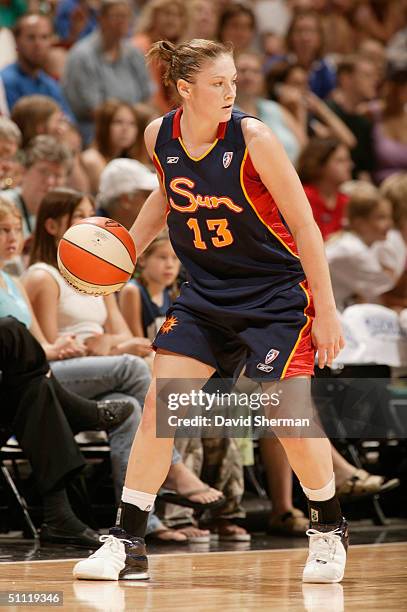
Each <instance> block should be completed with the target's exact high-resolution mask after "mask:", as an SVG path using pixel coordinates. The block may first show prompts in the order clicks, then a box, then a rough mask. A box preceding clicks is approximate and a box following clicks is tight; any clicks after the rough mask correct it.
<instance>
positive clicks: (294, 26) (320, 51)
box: [286, 10, 335, 99]
mask: <svg viewBox="0 0 407 612" xmlns="http://www.w3.org/2000/svg"><path fill="white" fill-rule="evenodd" d="M286 48H287V53H288V55H287V58H286V59H289V61H291V62H297V63H298V64H300V65H301V66H302V67H303V68H304V69H305V70H306V71H307V76H308V82H309V87H310V89H311V91H312V92H313V93H314V94H315V95H317V96H318V97H319V98H322V99H324V98H326V97H327V96H328V95H329V93H330V92H331V91H332V89H333V88H334V87H335V70H334V68H333V66H331V65H330V63H329V62H328V61H327V59H326V58H325V57H324V33H323V28H322V21H321V17H320V16H319V15H318V13H317V12H315V11H312V10H311V11H310V10H300V11H298V12H297V13H295V14H294V15H293V18H292V21H291V24H290V27H289V29H288V32H287V36H286Z"/></svg>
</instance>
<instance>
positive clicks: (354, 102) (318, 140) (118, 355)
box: [0, 0, 407, 541]
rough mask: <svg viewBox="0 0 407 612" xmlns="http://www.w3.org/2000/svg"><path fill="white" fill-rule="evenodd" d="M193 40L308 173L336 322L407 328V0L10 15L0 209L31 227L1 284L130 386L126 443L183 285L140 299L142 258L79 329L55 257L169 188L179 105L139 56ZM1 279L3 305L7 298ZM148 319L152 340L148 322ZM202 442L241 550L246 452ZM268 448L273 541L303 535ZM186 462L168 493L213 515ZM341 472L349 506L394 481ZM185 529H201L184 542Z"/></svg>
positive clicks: (218, 0) (19, 9) (5, 40)
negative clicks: (160, 132) (221, 48)
mask: <svg viewBox="0 0 407 612" xmlns="http://www.w3.org/2000/svg"><path fill="white" fill-rule="evenodd" d="M191 38H210V39H216V40H220V41H223V42H227V43H229V42H231V43H232V44H233V49H234V54H235V62H236V67H237V74H238V81H237V98H236V108H238V109H240V110H242V111H244V112H245V113H247V114H248V115H251V116H255V117H258V118H259V119H260V120H262V121H263V122H264V123H265V124H266V125H267V126H268V127H270V128H271V130H273V132H274V133H275V134H276V135H277V137H278V138H279V139H280V141H281V142H282V144H283V146H284V148H285V150H286V152H287V154H288V157H289V158H290V160H291V161H292V163H293V164H294V165H295V167H296V168H297V171H298V173H299V176H300V179H301V181H302V183H303V186H304V189H305V193H306V195H307V197H308V199H309V202H310V205H311V207H312V209H313V212H314V217H315V220H316V222H317V224H318V226H319V227H320V230H321V233H322V236H323V239H324V241H325V242H326V253H327V258H328V262H329V265H330V271H331V276H332V282H333V288H334V293H335V297H336V299H337V306H338V309H339V310H340V311H343V310H345V309H346V308H347V307H348V306H351V305H353V304H361V303H372V302H375V303H379V304H382V305H384V306H386V307H388V308H392V309H394V310H396V311H397V312H398V313H399V312H401V315H403V312H402V311H403V310H404V309H405V308H407V272H406V269H407V267H406V252H407V250H406V244H407V229H406V228H407V223H406V219H407V1H406V0H387V1H383V0H251V1H246V2H241V1H236V0H144V1H143V0H43V1H42V2H38V1H37V0H5V1H0V48H1V54H0V196H1V199H2V200H4V201H8V202H11V203H13V204H14V206H15V208H13V209H10V210H11V212H10V211H9V213H7V215H8V218H13V219H14V221H15V219H16V218H18V219H20V221H19V222H18V223H19V224H20V225H21V231H22V234H23V239H24V240H23V242H22V244H21V249H20V250H19V252H18V255H19V256H18V257H8V258H6V259H7V261H4V270H12V271H13V272H14V273H17V274H18V275H23V279H24V280H23V285H24V286H25V290H24V289H23V292H24V299H25V300H26V301H27V304H30V308H31V309H32V312H33V313H34V316H35V317H36V319H38V321H39V324H40V327H41V328H42V333H43V334H44V337H45V340H46V341H47V342H48V343H54V342H56V341H57V339H58V337H59V336H60V335H61V334H63V335H64V334H65V335H66V334H67V333H69V334H72V333H74V335H75V336H78V333H77V327H76V326H79V328H80V330H81V333H82V332H83V330H84V329H85V332H86V333H85V334H84V335H83V333H82V336H83V337H82V336H81V334H79V336H78V337H77V342H78V345H77V346H76V345H75V347H74V349H72V350H74V353H75V351H77V352H76V353H75V354H71V353H70V354H69V355H66V356H67V357H69V359H67V362H69V361H75V359H88V362H87V364H88V368H89V372H94V371H95V372H96V370H97V371H98V373H99V374H98V375H99V376H100V377H103V372H102V370H103V368H106V371H107V370H109V371H110V372H111V377H112V376H113V374H114V373H115V375H116V376H117V377H118V381H116V380H111V386H110V387H109V388H108V389H106V390H105V392H106V394H110V393H113V392H118V393H121V394H125V395H126V394H128V395H133V396H134V397H136V400H135V401H136V407H135V411H134V412H135V414H134V415H133V416H132V417H131V418H132V419H133V421H132V423H133V425H132V426H131V427H130V428H129V431H130V430H131V431H133V429H134V423H135V422H136V421H135V420H134V419H136V416H135V415H136V412H137V409H139V412H140V410H141V409H142V404H143V393H144V391H140V390H139V386H140V385H141V387H143V385H144V386H145V383H146V381H147V382H148V380H147V379H148V376H149V375H148V374H147V373H146V372H147V370H144V369H143V366H144V365H145V364H148V363H149V360H150V358H151V355H150V350H149V348H148V345H149V341H148V339H147V338H148V335H149V333H148V332H147V330H150V331H151V324H154V325H155V327H156V326H157V321H159V319H160V317H162V316H163V312H162V303H163V302H162V299H164V298H163V296H165V300H167V301H168V300H169V299H170V297H169V296H170V295H173V291H172V289H173V288H172V289H171V292H170V293H168V292H166V293H165V292H164V293H163V291H164V289H165V287H164V288H161V289H160V291H158V289H157V287H159V283H158V285H157V282H155V284H154V288H155V289H156V290H157V291H158V293H157V295H155V296H154V295H152V294H151V292H147V291H146V283H148V269H147V267H146V262H147V260H149V257H150V256H149V257H147V255H149V254H146V256H145V258H144V260H143V261H144V264H143V265H144V266H145V267H144V268H143V270H140V271H139V274H140V277H139V279H138V281H137V282H134V283H133V286H128V287H126V289H125V291H124V292H123V293H122V295H121V296H120V299H119V300H118V301H116V300H115V298H108V299H105V300H103V299H102V298H98V303H97V307H96V301H94V302H92V308H91V311H89V314H90V315H91V316H90V319H89V321H85V320H83V315H84V313H86V305H85V304H82V302H83V300H84V299H85V300H86V299H87V298H85V297H84V296H77V299H75V295H74V292H73V290H71V289H69V290H68V288H64V285H63V281H62V279H61V277H60V275H59V272H58V271H57V268H56V259H55V254H56V246H57V242H58V240H59V239H60V237H61V236H62V234H63V231H64V229H66V228H67V227H68V226H69V224H71V223H72V222H74V221H75V219H77V218H81V216H82V217H83V216H89V215H91V214H94V213H95V211H97V214H99V215H104V216H109V217H112V218H114V219H116V220H118V221H119V222H120V223H122V224H123V225H124V226H125V227H127V228H129V227H130V226H131V225H132V223H133V221H134V219H135V218H136V217H137V215H138V212H139V210H140V208H141V206H142V204H143V202H144V200H145V198H146V196H147V195H148V194H149V193H150V192H151V191H152V190H153V189H154V188H155V187H156V185H157V178H156V176H155V173H154V171H153V166H152V163H151V160H150V159H149V157H148V154H147V151H146V149H145V145H144V140H143V132H144V129H145V127H146V125H147V124H148V123H149V122H150V121H151V120H153V119H154V118H156V117H158V116H160V115H162V114H164V113H166V112H168V111H170V110H171V109H173V108H176V106H177V104H178V100H177V95H176V91H174V89H173V88H172V86H171V85H167V84H166V83H165V80H164V79H163V73H162V69H161V66H159V65H157V64H155V63H147V62H146V59H145V55H146V53H147V52H148V50H149V48H150V46H151V45H152V44H153V43H154V42H156V41H158V40H161V39H165V40H169V41H171V42H172V43H175V44H177V43H182V42H183V41H186V40H190V39H191ZM270 164H272V160H270ZM69 203H70V204H69ZM75 203H76V204H75ZM74 204H75V205H74ZM64 206H65V208H64ZM69 206H71V208H69ZM82 209H83V210H82ZM5 210H7V207H6V208H5ZM15 211H17V212H15ZM7 215H6V217H7ZM16 215H17V216H16ZM1 223H2V218H0V234H1V232H3V233H4V232H6V230H7V231H9V230H8V229H7V228H6V229H4V228H2V226H1ZM4 223H5V222H4ZM6 225H7V224H6ZM3 230H4V231H3ZM10 231H12V230H10ZM13 231H16V230H15V229H14V230H13ZM161 239H162V237H161ZM165 240H166V239H165V237H164V243H165V244H166V247H165V249H164V247H163V245H162V244H161V243H160V245H158V246H157V245H155V247H154V252H156V249H157V248H158V249H161V251H162V254H161V262H162V263H161V264H160V265H162V266H164V265H167V266H168V270H170V269H171V270H172V269H175V268H176V269H177V270H178V268H177V266H175V268H174V262H173V259H174V254H173V253H172V252H171V247H170V245H169V243H168V244H167V242H168V240H167V242H165ZM47 245H48V247H47ZM0 247H1V245H0ZM13 248H14V247H13ZM163 249H164V250H163ZM15 250H16V249H15ZM17 250H18V249H17ZM13 253H14V251H13ZM20 253H21V256H20ZM0 255H1V254H0ZM14 255H16V253H14ZM150 255H151V254H150ZM4 257H5V256H4ZM4 257H3V259H4ZM0 259H1V257H0ZM164 259H166V260H167V264H164V263H163V262H164ZM152 260H153V255H151V261H152ZM29 262H30V263H31V267H30V268H29V270H28V272H27V268H28V265H29ZM171 262H172V263H171ZM157 265H158V264H157ZM171 266H172V268H171ZM157 269H158V268H157ZM168 270H167V275H169V276H171V273H170V272H169V271H168ZM4 274H5V272H4ZM143 274H145V275H147V276H146V277H145V278H147V280H145V281H144V285H143V281H142V278H143ZM181 274H182V271H181ZM2 278H3V277H0V292H1V291H6V290H7V287H6V284H5V281H4V278H6V277H4V278H3V283H2V282H1V279H2ZM173 280H174V279H173ZM173 280H172V281H171V283H172V282H173ZM150 298H151V299H150ZM143 300H144V301H143ZM148 300H150V301H148ZM165 300H164V301H165ZM165 303H166V302H165ZM157 304H158V306H157ZM143 308H144V311H143ZM137 309H138V310H137ZM146 309H147V310H146ZM136 311H137V312H136ZM147 311H148V313H149V316H150V315H151V317H152V319H151V321H150V324H149V325H150V327H149V325H147V324H146V322H145V319H144V318H143V317H145V313H146V312H147ZM10 314H11V315H15V313H13V312H3V311H2V310H1V300H0V318H2V317H3V318H4V317H5V316H7V315H10ZM401 315H400V316H401ZM78 317H79V318H78ZM81 318H82V319H81ZM134 321H136V323H135V322H134ZM154 325H153V327H154ZM73 330H74V331H73ZM71 348H72V347H71ZM128 353H130V354H131V355H132V358H131V359H130V358H129V359H128V358H127V357H126V354H128ZM85 355H86V357H85ZM73 357H75V359H73ZM95 357H97V358H100V359H102V360H104V361H97V362H95V361H92V359H93V360H94V358H95ZM63 361H65V360H62V361H61V360H59V361H58V360H55V363H54V365H53V366H52V367H53V371H54V374H55V376H58V375H59V376H60V380H61V382H62V383H63V384H65V385H67V386H68V388H70V389H71V391H75V392H76V393H78V394H79V395H81V394H82V395H83V396H84V397H87V398H93V397H95V394H94V393H92V392H91V391H90V390H89V386H88V388H87V389H84V388H82V387H80V385H79V387H78V386H76V387H75V386H71V387H70V386H69V385H70V380H71V379H72V380H76V379H75V365H74V364H73V363H72V364H71V366H69V364H68V365H67V364H64V363H63ZM140 363H141V364H142V365H140ZM83 364H85V362H82V365H81V366H80V367H81V368H83V367H84V366H83ZM115 364H116V365H115ZM100 368H102V370H101V369H100ZM0 370H1V366H0ZM140 372H141V373H140ZM129 380H130V381H132V382H129ZM94 384H95V385H98V384H99V383H98V382H97V379H96V378H95V379H94ZM143 388H144V387H143ZM113 439H114V437H113ZM200 444H201V446H200V451H199V452H200V453H201V455H200V456H201V461H200V469H202V465H203V464H204V463H205V461H204V455H205V453H206V461H208V462H209V463H210V462H211V456H216V457H217V458H218V460H219V461H218V468H219V469H218V475H217V476H216V475H215V476H213V478H212V479H211V481H210V483H209V484H212V485H213V486H216V487H217V488H220V489H221V490H222V491H223V494H224V496H225V498H226V501H227V502H228V503H227V504H226V506H225V508H226V510H224V512H223V514H222V511H219V512H218V515H217V516H216V521H215V523H216V529H218V530H219V531H220V535H222V534H223V535H224V536H225V537H229V538H231V539H233V538H234V539H237V540H239V539H240V540H245V538H247V536H248V534H247V533H246V532H245V530H244V529H242V527H240V526H238V525H235V524H234V521H233V519H234V518H239V517H241V516H242V513H241V509H240V506H239V503H240V500H241V496H242V494H243V486H242V474H243V464H244V463H245V461H246V459H242V458H241V456H242V452H241V449H240V451H239V448H238V445H236V444H235V443H234V442H228V446H227V448H226V445H225V444H226V443H224V444H223V446H222V445H220V446H218V447H216V445H212V446H211V447H210V448H209V446H208V444H207V443H204V442H203V441H201V442H200ZM260 447H261V449H262V452H263V460H264V462H265V465H266V473H267V479H268V483H269V489H270V495H271V496H272V498H274V499H273V508H274V510H273V515H272V517H271V521H270V529H272V528H274V530H275V531H280V532H284V533H291V534H298V533H299V532H301V533H304V532H305V528H306V521H305V519H304V516H303V514H302V513H301V512H300V511H299V510H298V509H297V508H295V507H294V506H293V500H292V498H291V489H292V484H291V479H292V476H291V470H290V468H289V466H288V464H287V462H286V459H285V458H284V457H282V456H281V449H280V448H279V447H278V445H276V444H275V443H271V442H270V443H267V444H266V443H265V442H263V443H261V444H260ZM181 450H182V451H183V457H184V458H185V459H187V455H188V453H187V450H186V449H185V448H183V449H181ZM174 452H175V456H174V460H173V466H172V469H173V472H174V474H175V476H176V477H174V474H173V477H172V480H171V475H170V476H169V484H171V486H172V488H174V489H178V491H181V493H184V494H185V496H186V497H187V498H188V497H189V501H190V503H192V506H193V504H195V505H196V504H198V505H199V504H201V506H202V508H203V509H205V507H207V508H210V507H211V504H212V505H213V504H215V505H216V503H217V502H218V501H219V497H218V496H219V495H220V493H219V492H218V491H217V489H212V488H211V487H209V486H208V487H207V488H205V485H204V484H203V483H202V482H201V481H200V480H199V479H197V480H195V481H194V480H193V478H194V477H193V476H191V475H189V476H188V474H186V473H185V472H182V470H183V469H184V468H181V467H180V466H181V465H182V463H179V461H180V457H179V455H177V453H176V451H174ZM335 452H336V451H335V450H333V453H335ZM243 455H244V453H243ZM226 456H228V457H230V456H233V461H232V462H230V461H229V463H228V462H227V461H226ZM334 458H335V461H336V468H337V470H336V471H337V478H338V482H339V484H340V486H341V487H342V490H343V491H347V492H349V491H351V492H352V493H354V494H355V495H358V494H361V495H363V494H366V492H378V491H379V492H380V490H381V487H382V486H383V483H384V479H383V478H382V479H380V477H376V476H372V475H369V474H368V473H367V472H364V471H363V470H359V471H358V472H357V471H356V468H354V467H353V466H351V465H350V464H349V463H347V462H346V461H345V460H344V459H343V458H342V457H340V455H339V454H337V455H335V454H334ZM335 461H334V463H335ZM118 462H119V463H120V462H121V463H123V462H124V459H123V456H121V457H119V459H118ZM178 464H179V465H178ZM232 464H233V465H232ZM177 465H178V467H176V466H177ZM221 465H222V466H223V467H222V470H221V467H220V466H221ZM225 465H228V466H229V467H228V469H226V468H225V467H224V466H225ZM273 465H274V466H276V470H275V471H273ZM185 469H186V468H185ZM225 470H226V471H225ZM228 470H229V471H228ZM221 471H222V474H223V477H222V478H218V476H219V473H220V472H221ZM277 472H278V476H277V477H276V473H277ZM225 474H226V476H225ZM121 479H122V476H117V477H116V484H117V483H119V482H121ZM118 486H119V485H118V484H117V486H116V488H117V487H118ZM188 489H190V491H189V494H188ZM194 489H196V490H197V491H198V493H195V494H194V493H193V492H192V493H191V491H192V490H194ZM184 501H185V499H184ZM205 504H206V506H205ZM228 504H229V505H228ZM169 514H170V515H171V513H169ZM187 514H188V513H187ZM163 516H164V519H165V517H166V516H167V521H166V522H165V520H164V523H160V522H159V520H158V519H157V521H158V522H157V523H156V524H154V525H155V526H154V525H153V526H152V527H151V530H150V531H151V532H155V533H161V537H160V539H162V540H168V539H169V540H177V541H180V540H182V539H184V540H185V539H191V538H198V541H200V540H199V538H201V540H202V538H203V539H204V540H205V538H208V537H209V536H208V532H207V531H206V530H202V529H199V528H198V527H197V526H196V524H194V523H193V520H192V519H191V517H190V516H189V515H187V516H184V515H182V517H181V519H179V518H178V519H177V520H175V521H174V520H172V518H171V517H170V518H168V515H166V514H165V512H164V515H163ZM282 517H283V518H282ZM180 521H181V523H182V524H183V525H184V523H186V524H187V526H188V528H190V527H191V525H192V527H193V530H192V531H191V530H189V531H188V529H187V531H185V530H184V532H182V533H181V532H179V533H174V530H173V529H172V527H173V526H174V525H175V524H177V525H178V524H179V523H180ZM215 523H214V524H215ZM157 525H158V527H157ZM219 525H220V527H219ZM180 533H181V535H180Z"/></svg>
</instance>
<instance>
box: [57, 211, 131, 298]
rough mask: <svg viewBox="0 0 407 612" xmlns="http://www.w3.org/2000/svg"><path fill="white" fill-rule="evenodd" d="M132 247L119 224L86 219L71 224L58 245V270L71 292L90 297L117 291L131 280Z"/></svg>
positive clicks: (91, 218)
mask: <svg viewBox="0 0 407 612" xmlns="http://www.w3.org/2000/svg"><path fill="white" fill-rule="evenodd" d="M135 265H136V248H135V246H134V242H133V239H132V237H131V236H130V234H129V232H128V231H127V230H126V228H125V227H123V225H120V223H118V222H117V221H113V219H108V218H106V217H89V218H88V219H83V220H82V221H79V223H76V224H75V225H72V226H71V227H70V228H69V229H68V230H67V231H66V232H65V234H64V235H63V237H62V239H61V241H60V243H59V246H58V267H59V270H60V272H61V274H62V276H63V277H64V279H65V280H66V281H67V282H68V283H69V284H70V285H72V286H73V287H74V288H75V289H77V290H78V291H80V292H82V293H88V294H90V295H109V293H113V292H114V291H119V290H120V289H121V288H122V287H123V285H125V284H126V283H127V281H128V280H129V279H130V278H131V276H132V274H133V272H134V268H135Z"/></svg>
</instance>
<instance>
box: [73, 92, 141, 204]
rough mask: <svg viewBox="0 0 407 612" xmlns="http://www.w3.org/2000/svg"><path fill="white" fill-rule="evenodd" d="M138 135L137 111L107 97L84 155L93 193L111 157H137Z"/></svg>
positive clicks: (95, 191)
mask: <svg viewBox="0 0 407 612" xmlns="http://www.w3.org/2000/svg"><path fill="white" fill-rule="evenodd" d="M138 136H139V129H138V121H137V112H136V110H135V109H134V107H133V106H131V105H130V104H127V103H126V102H120V101H119V100H107V101H106V102H104V103H103V104H102V105H101V106H100V107H99V108H98V109H97V111H96V114H95V140H94V143H93V144H92V146H90V147H89V148H88V149H86V150H85V151H83V153H82V154H81V161H82V164H83V166H84V168H85V170H86V173H87V175H88V177H89V181H90V191H91V193H93V194H96V193H97V192H98V189H99V181H100V175H101V173H102V171H103V169H104V168H105V167H106V165H107V164H108V163H109V162H110V161H111V160H112V159H115V158H117V157H128V158H130V159H135V158H136V155H137V144H138Z"/></svg>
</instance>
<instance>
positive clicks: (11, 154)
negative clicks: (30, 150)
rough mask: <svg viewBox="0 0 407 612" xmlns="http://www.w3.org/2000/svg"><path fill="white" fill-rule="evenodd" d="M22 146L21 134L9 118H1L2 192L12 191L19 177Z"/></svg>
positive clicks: (0, 171) (0, 181)
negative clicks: (18, 160) (18, 152)
mask: <svg viewBox="0 0 407 612" xmlns="http://www.w3.org/2000/svg"><path fill="white" fill-rule="evenodd" d="M20 145H21V132H20V130H19V129H18V127H17V125H16V124H15V123H13V121H11V120H10V119H8V118H7V117H0V190H2V189H10V188H11V187H14V186H15V184H16V178H18V177H19V174H20V172H19V168H20V165H19V164H18V162H17V161H16V154H17V151H18V149H19V147H20Z"/></svg>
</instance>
